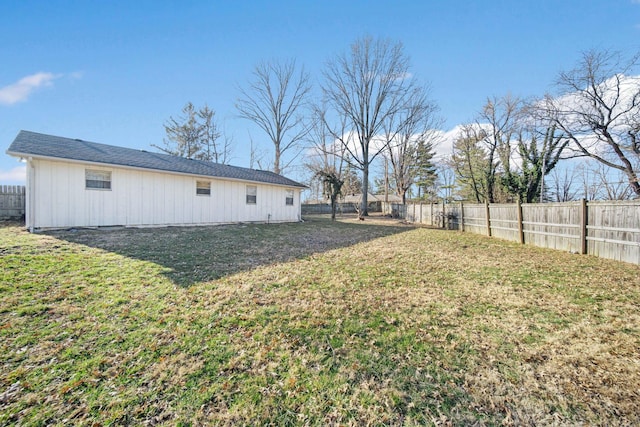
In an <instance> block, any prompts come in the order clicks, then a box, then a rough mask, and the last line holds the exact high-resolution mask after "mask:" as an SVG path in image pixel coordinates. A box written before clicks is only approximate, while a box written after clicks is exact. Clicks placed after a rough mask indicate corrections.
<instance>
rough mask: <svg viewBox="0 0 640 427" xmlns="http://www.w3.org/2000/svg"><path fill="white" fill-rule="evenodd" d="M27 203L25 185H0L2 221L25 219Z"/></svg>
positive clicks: (0, 217) (0, 213)
mask: <svg viewBox="0 0 640 427" xmlns="http://www.w3.org/2000/svg"><path fill="white" fill-rule="evenodd" d="M25 202H26V197H25V187H24V186H23V185H0V219H20V218H22V217H24V212H25Z"/></svg>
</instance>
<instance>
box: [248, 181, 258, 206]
mask: <svg viewBox="0 0 640 427" xmlns="http://www.w3.org/2000/svg"><path fill="white" fill-rule="evenodd" d="M257 199H258V187H256V186H255V185H247V204H248V205H255V204H256V201H257Z"/></svg>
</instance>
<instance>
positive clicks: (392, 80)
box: [323, 37, 417, 216]
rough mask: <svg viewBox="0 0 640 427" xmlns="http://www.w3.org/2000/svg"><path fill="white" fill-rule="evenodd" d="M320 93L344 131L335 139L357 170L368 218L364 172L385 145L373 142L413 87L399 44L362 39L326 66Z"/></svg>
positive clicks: (412, 80) (366, 182) (363, 212)
mask: <svg viewBox="0 0 640 427" xmlns="http://www.w3.org/2000/svg"><path fill="white" fill-rule="evenodd" d="M324 78H325V82H324V85H323V92H324V95H325V97H326V99H327V102H328V103H329V105H330V106H331V107H332V109H333V110H334V111H335V113H336V114H337V115H338V116H342V117H345V118H346V120H347V123H348V127H349V132H347V133H346V134H337V133H336V134H334V135H333V136H334V138H336V139H337V140H338V141H340V143H341V144H342V145H343V146H344V147H345V150H346V151H347V152H348V154H349V162H350V163H351V164H352V165H353V166H354V167H356V168H358V169H360V170H361V171H362V187H363V188H362V202H361V209H360V212H361V215H363V216H364V215H367V214H368V212H367V202H368V201H367V195H368V191H369V169H370V165H371V163H372V162H373V161H374V159H375V158H376V157H377V156H378V155H379V154H380V153H382V152H383V150H384V149H385V147H386V144H385V143H384V142H383V141H380V140H378V141H377V144H376V142H375V141H374V140H375V138H376V137H379V136H380V135H381V134H382V132H383V124H384V123H385V120H386V119H387V118H388V117H389V116H390V115H393V114H396V113H397V112H399V111H401V110H403V109H405V108H407V105H408V102H409V99H410V97H411V95H412V94H413V93H414V91H415V90H416V87H417V84H416V82H415V79H413V78H412V77H411V75H410V73H409V59H408V57H407V56H406V55H405V53H404V49H403V46H402V44H401V43H391V42H390V41H388V40H381V39H378V40H374V39H372V38H371V37H365V38H363V39H360V40H356V41H355V42H354V43H353V44H352V45H351V49H350V51H349V52H348V53H345V54H342V55H338V56H337V57H335V58H333V59H332V60H330V61H329V62H328V63H327V66H326V69H325V71H324Z"/></svg>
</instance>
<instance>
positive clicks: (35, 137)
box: [7, 130, 306, 188]
mask: <svg viewBox="0 0 640 427" xmlns="http://www.w3.org/2000/svg"><path fill="white" fill-rule="evenodd" d="M7 154H10V155H12V156H17V157H28V156H33V157H47V158H57V159H68V160H77V161H86V162H92V163H102V164H105V165H117V166H129V167H134V168H143V169H152V170H158V171H167V172H180V173H186V174H192V175H201V176H208V177H215V178H230V179H237V180H242V181H253V182H263V183H268V184H275V185H284V186H289V187H301V188H304V187H306V186H305V185H303V184H300V183H298V182H295V181H293V180H291V179H289V178H285V177H284V176H282V175H278V174H275V173H273V172H268V171H262V170H255V169H248V168H241V167H237V166H229V165H222V164H219V163H213V162H207V161H204V160H193V159H187V158H184V157H177V156H171V155H168V154H160V153H151V152H147V151H144V150H134V149H132V148H124V147H115V146H113V145H105V144H98V143H95V142H88V141H83V140H80V139H71V138H63V137H59V136H52V135H45V134H41V133H36V132H29V131H24V130H22V131H20V133H18V136H16V139H15V140H14V141H13V143H11V146H9V149H8V150H7Z"/></svg>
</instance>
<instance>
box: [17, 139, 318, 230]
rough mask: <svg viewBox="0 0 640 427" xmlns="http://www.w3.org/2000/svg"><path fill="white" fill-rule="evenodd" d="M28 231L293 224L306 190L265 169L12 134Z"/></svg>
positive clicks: (76, 140) (299, 211)
mask: <svg viewBox="0 0 640 427" xmlns="http://www.w3.org/2000/svg"><path fill="white" fill-rule="evenodd" d="M7 154H9V155H11V156H14V157H18V158H21V159H23V160H24V161H26V164H27V179H26V206H25V213H26V215H25V221H26V226H27V228H29V230H30V231H34V230H38V229H55V228H70V227H102V226H126V227H142V226H169V225H172V226H192V225H210V224H228V223H239V222H262V223H268V222H296V221H300V220H301V210H300V193H301V191H302V190H303V189H304V188H306V186H304V185H303V184H300V183H298V182H295V181H293V180H291V179H288V178H285V177H284V176H281V175H278V174H275V173H273V172H268V171H262V170H255V169H248V168H241V167H236V166H229V165H223V164H218V163H212V162H208V161H203V160H194V159H188V158H184V157H177V156H171V155H167V154H160V153H153V152H147V151H145V150H135V149H131V148H124V147H117V146H113V145H105V144H98V143H95V142H88V141H83V140H81V139H72V138H63V137H59V136H52V135H45V134H40V133H35V132H28V131H20V133H19V134H18V136H17V137H16V138H15V140H14V141H13V143H12V144H11V146H10V147H9V149H8V150H7Z"/></svg>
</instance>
